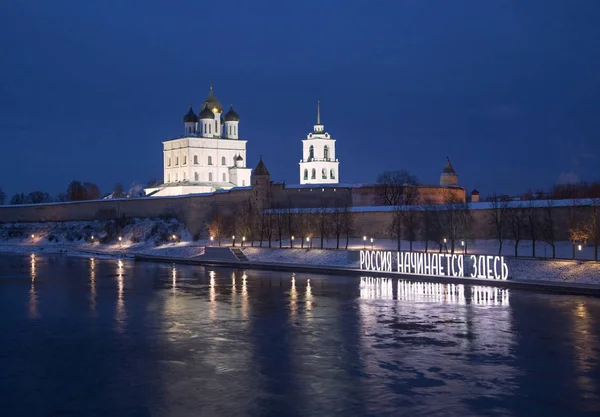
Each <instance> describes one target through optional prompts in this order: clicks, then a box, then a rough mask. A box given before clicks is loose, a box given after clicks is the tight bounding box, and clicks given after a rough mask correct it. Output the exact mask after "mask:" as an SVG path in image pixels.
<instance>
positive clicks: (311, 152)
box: [308, 145, 315, 162]
mask: <svg viewBox="0 0 600 417" xmlns="http://www.w3.org/2000/svg"><path fill="white" fill-rule="evenodd" d="M313 159H315V147H314V146H312V145H310V148H308V161H309V162H310V161H312V160H313Z"/></svg>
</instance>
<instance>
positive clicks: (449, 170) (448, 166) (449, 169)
mask: <svg viewBox="0 0 600 417" xmlns="http://www.w3.org/2000/svg"><path fill="white" fill-rule="evenodd" d="M446 159H447V160H448V162H446V165H444V170H443V171H442V174H446V175H456V172H455V171H454V167H453V166H452V164H451V163H450V158H448V157H446Z"/></svg>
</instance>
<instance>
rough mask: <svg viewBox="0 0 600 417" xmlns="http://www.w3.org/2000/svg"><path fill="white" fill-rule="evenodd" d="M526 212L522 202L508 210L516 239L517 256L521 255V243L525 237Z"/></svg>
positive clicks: (511, 228) (507, 214)
mask: <svg viewBox="0 0 600 417" xmlns="http://www.w3.org/2000/svg"><path fill="white" fill-rule="evenodd" d="M524 214H525V213H524V211H523V208H522V206H521V205H520V204H517V205H515V206H513V207H512V208H510V209H509V210H507V211H506V220H507V224H508V227H509V230H510V233H511V235H512V237H513V239H514V241H515V257H518V256H519V243H520V242H521V240H522V239H523V234H524V232H525V230H524V229H525V221H524Z"/></svg>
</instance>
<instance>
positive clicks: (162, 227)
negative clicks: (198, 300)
mask: <svg viewBox="0 0 600 417" xmlns="http://www.w3.org/2000/svg"><path fill="white" fill-rule="evenodd" d="M119 237H120V238H121V239H120V240H119ZM239 243H240V242H236V247H237V248H239ZM282 243H283V242H282ZM285 243H286V244H287V245H286V246H288V247H287V248H286V247H283V248H279V247H278V246H279V243H278V242H275V243H274V244H273V246H274V247H273V248H267V247H266V243H265V242H263V247H257V244H256V243H255V246H254V247H251V246H249V243H248V242H246V246H245V247H244V248H241V249H242V252H243V254H244V255H245V256H246V257H247V258H248V262H249V263H268V264H288V265H289V264H297V265H304V266H307V265H308V266H310V265H314V266H324V267H326V266H331V267H344V268H354V269H358V268H359V261H358V255H357V253H356V251H358V250H360V249H363V247H366V248H367V249H370V248H371V244H370V242H368V243H365V242H363V241H362V239H351V240H350V242H349V246H348V247H349V250H344V249H339V250H336V249H318V248H315V247H316V246H320V241H318V240H317V239H315V240H314V241H313V248H311V249H308V248H304V249H301V248H298V242H296V244H295V245H294V248H293V249H291V248H289V241H288V242H285ZM344 243H345V242H344ZM231 244H232V242H231V241H230V240H225V239H222V240H221V245H222V246H221V250H220V251H219V250H216V251H215V249H216V248H215V249H212V248H213V247H216V246H217V244H216V242H215V241H206V240H194V238H193V236H192V235H191V233H189V231H187V229H186V228H185V226H184V225H182V224H180V223H178V222H176V221H174V220H164V219H143V220H142V219H137V220H136V219H134V220H130V221H128V222H127V223H123V224H116V223H115V222H110V221H97V222H66V223H19V224H11V225H2V226H0V252H5V253H49V254H52V253H58V254H67V255H71V256H103V257H105V256H109V257H133V256H135V255H151V256H156V257H161V258H165V259H176V258H180V259H181V258H187V259H197V260H198V261H203V260H211V259H215V260H231V261H235V259H236V258H235V256H233V254H231V253H230V251H229V248H230V247H231ZM335 244H336V242H335V240H333V239H329V240H327V241H325V242H324V246H325V247H335ZM396 247H397V245H396V242H394V241H392V240H383V239H381V240H378V241H376V242H373V248H374V249H380V250H395V249H396ZM557 247H558V248H559V249H560V252H559V250H557V252H558V253H560V254H562V255H564V254H568V253H570V251H571V246H570V244H569V243H568V242H559V244H558V245H557ZM206 248H209V249H210V250H209V251H208V252H211V253H210V254H207V253H206V252H207V251H206ZM506 248H508V249H512V250H513V251H514V246H513V247H512V248H511V244H510V242H507V243H506V244H505V250H503V254H504V255H505V256H507V257H506V262H507V263H508V265H509V275H510V278H511V279H514V280H519V281H546V282H548V281H550V282H560V283H567V284H568V283H576V284H596V285H600V263H596V262H589V261H582V260H566V259H563V260H551V259H544V260H542V259H532V258H514V257H510V253H507V252H508V250H506ZM403 249H408V243H407V242H403ZM413 249H414V250H421V249H423V248H422V244H421V242H418V243H415V244H414V246H413ZM520 249H521V250H523V252H525V253H522V255H527V253H526V252H527V249H529V251H530V250H531V243H530V242H524V243H522V244H521V245H520ZM590 249H591V248H585V249H584V251H582V252H578V255H581V256H582V257H583V256H584V255H590V254H591V253H590V252H591V250H590ZM430 250H431V249H430ZM521 250H520V251H519V252H520V253H521ZM539 251H540V248H539V247H538V253H539ZM213 253H217V256H216V257H214V258H213V257H212V256H213V255H212V254H213ZM468 253H475V254H497V253H498V248H497V242H494V241H471V242H468ZM513 253H514V252H513ZM558 253H557V254H558ZM529 255H530V254H529ZM586 257H588V256H586ZM371 274H372V273H371Z"/></svg>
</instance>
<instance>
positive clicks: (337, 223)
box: [331, 205, 344, 249]
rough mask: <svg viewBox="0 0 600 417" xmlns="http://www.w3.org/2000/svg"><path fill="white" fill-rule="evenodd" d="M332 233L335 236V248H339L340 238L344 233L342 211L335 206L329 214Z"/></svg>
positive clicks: (339, 207)
mask: <svg viewBox="0 0 600 417" xmlns="http://www.w3.org/2000/svg"><path fill="white" fill-rule="evenodd" d="M331 226H332V232H333V234H334V236H335V248H336V249H339V248H340V237H341V236H342V233H343V232H344V209H343V208H342V207H341V206H339V205H338V206H336V207H334V209H333V212H332V213H331Z"/></svg>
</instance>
